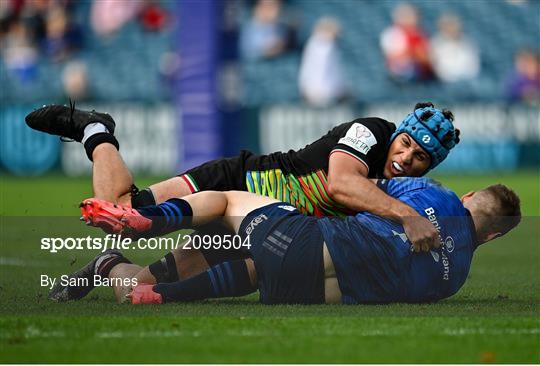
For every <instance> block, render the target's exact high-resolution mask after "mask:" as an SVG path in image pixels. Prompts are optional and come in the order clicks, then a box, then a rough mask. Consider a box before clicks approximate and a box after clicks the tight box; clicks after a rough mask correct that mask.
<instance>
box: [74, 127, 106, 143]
mask: <svg viewBox="0 0 540 366" xmlns="http://www.w3.org/2000/svg"><path fill="white" fill-rule="evenodd" d="M103 132H109V130H108V129H107V127H105V125H104V124H103V123H99V122H95V123H90V124H88V125H87V126H86V127H85V128H84V136H83V138H82V141H81V142H82V143H83V145H84V143H85V142H86V140H88V139H89V138H90V137H92V136H94V135H95V134H96V133H103Z"/></svg>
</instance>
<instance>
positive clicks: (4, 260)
mask: <svg viewBox="0 0 540 366" xmlns="http://www.w3.org/2000/svg"><path fill="white" fill-rule="evenodd" d="M0 266H13V267H43V266H44V264H43V263H40V262H35V261H28V260H24V259H21V258H9V257H0Z"/></svg>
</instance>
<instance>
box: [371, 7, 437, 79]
mask: <svg viewBox="0 0 540 366" xmlns="http://www.w3.org/2000/svg"><path fill="white" fill-rule="evenodd" d="M392 18H393V21H394V24H393V25H392V26H390V27H388V28H386V29H385V30H384V31H383V33H382V34H381V37H380V46H381V48H382V51H383V53H384V56H385V58H386V66H387V68H388V72H389V74H390V76H391V77H392V79H394V80H396V81H398V82H417V81H428V80H432V79H433V76H434V75H433V69H432V66H431V61H430V57H429V41H428V38H427V36H426V35H425V33H424V32H423V31H422V29H421V28H420V27H419V14H418V11H417V9H416V8H415V7H413V6H412V5H410V4H405V3H403V4H400V5H399V6H397V7H396V8H395V9H394V12H393V14H392Z"/></svg>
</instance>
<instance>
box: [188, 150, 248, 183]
mask: <svg viewBox="0 0 540 366" xmlns="http://www.w3.org/2000/svg"><path fill="white" fill-rule="evenodd" d="M252 156H254V155H253V153H251V152H249V151H247V150H242V151H241V152H240V155H238V156H235V157H233V158H225V159H217V160H212V161H209V162H207V163H204V164H202V165H199V166H197V167H195V168H192V169H189V170H188V171H186V172H184V173H183V174H180V175H179V176H180V177H184V179H185V180H186V181H187V183H188V185H189V186H190V188H191V190H192V192H199V191H245V190H246V170H247V167H246V164H247V163H248V161H249V160H250V157H252Z"/></svg>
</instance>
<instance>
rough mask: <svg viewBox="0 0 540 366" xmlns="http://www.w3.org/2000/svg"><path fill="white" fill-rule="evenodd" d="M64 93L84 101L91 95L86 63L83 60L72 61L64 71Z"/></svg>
mask: <svg viewBox="0 0 540 366" xmlns="http://www.w3.org/2000/svg"><path fill="white" fill-rule="evenodd" d="M62 84H63V87H64V93H65V95H66V96H67V97H68V98H71V99H73V100H76V101H79V102H80V101H84V100H86V99H88V98H89V97H90V92H89V86H88V74H87V68H86V64H85V63H84V62H82V61H70V62H68V63H67V64H66V66H65V67H64V70H63V72H62Z"/></svg>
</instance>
